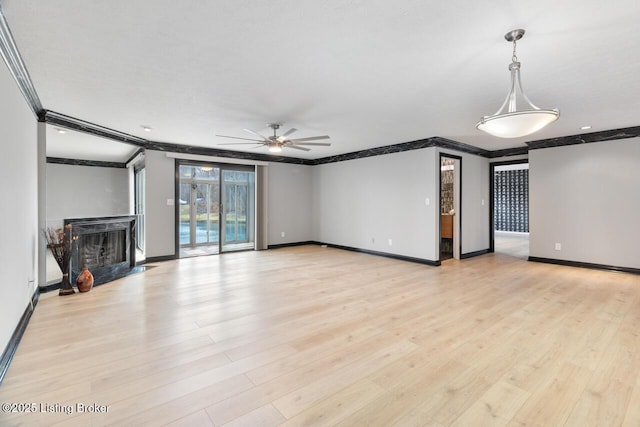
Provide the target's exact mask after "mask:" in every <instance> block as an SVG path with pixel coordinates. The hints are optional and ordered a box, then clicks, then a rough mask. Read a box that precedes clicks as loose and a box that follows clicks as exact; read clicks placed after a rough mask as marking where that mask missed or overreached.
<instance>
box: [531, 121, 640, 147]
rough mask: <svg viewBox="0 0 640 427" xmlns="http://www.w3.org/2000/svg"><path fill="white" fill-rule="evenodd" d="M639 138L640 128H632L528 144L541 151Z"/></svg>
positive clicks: (562, 137) (542, 140) (541, 140)
mask: <svg viewBox="0 0 640 427" xmlns="http://www.w3.org/2000/svg"><path fill="white" fill-rule="evenodd" d="M639 136H640V126H632V127H628V128H620V129H611V130H603V131H598V132H590V133H583V134H579V135H569V136H561V137H559V138H548V139H539V140H536V141H529V142H527V143H526V144H527V145H528V146H529V150H539V149H541V148H552V147H562V146H565V145H578V144H589V143H592V142H603V141H613V140H618V139H628V138H636V137H639Z"/></svg>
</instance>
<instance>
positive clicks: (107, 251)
mask: <svg viewBox="0 0 640 427" xmlns="http://www.w3.org/2000/svg"><path fill="white" fill-rule="evenodd" d="M64 223H65V225H66V224H71V227H72V228H71V232H72V234H73V236H77V237H78V239H77V242H76V248H75V250H74V251H73V254H72V256H71V277H70V279H71V283H75V280H76V278H77V277H78V274H79V273H80V272H81V271H82V268H83V267H86V268H88V269H89V270H90V271H91V273H92V274H93V278H94V284H95V285H100V284H102V283H106V282H110V281H112V280H115V279H118V278H120V277H124V276H126V275H127V274H129V273H130V272H131V270H132V269H133V268H134V267H135V265H136V260H135V248H136V243H135V236H136V233H135V227H136V216H135V215H124V216H113V217H98V218H73V219H65V220H64Z"/></svg>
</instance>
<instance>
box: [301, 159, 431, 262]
mask: <svg viewBox="0 0 640 427" xmlns="http://www.w3.org/2000/svg"><path fill="white" fill-rule="evenodd" d="M437 162H438V159H436V149H435V148H425V149H421V150H414V151H405V152H401V153H393V154H387V155H383V156H375V157H367V158H363V159H357V160H349V161H345V162H338V163H329V164H324V165H318V166H313V193H314V200H313V202H312V206H313V210H314V212H313V214H314V223H313V234H314V236H315V237H314V239H313V240H318V241H321V242H324V243H329V244H335V245H341V246H349V247H355V248H359V249H367V250H372V251H378V252H384V253H391V254H397V255H403V256H409V257H414V258H421V259H426V260H432V261H433V260H437V259H438V256H437V238H436V236H437V235H438V229H437V228H436V227H437V221H438V219H439V217H438V215H437V209H438V203H437V197H438V195H437V179H438V173H439V171H440V169H439V167H438V165H437ZM426 198H429V199H430V205H429V206H426V204H425V199H426ZM389 239H391V240H392V245H391V246H390V245H389V244H388V240H389Z"/></svg>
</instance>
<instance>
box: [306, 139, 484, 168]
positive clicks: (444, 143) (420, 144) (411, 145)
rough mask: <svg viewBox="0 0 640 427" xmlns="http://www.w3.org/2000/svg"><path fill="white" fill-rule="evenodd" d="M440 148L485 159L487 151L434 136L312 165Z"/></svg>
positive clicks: (342, 155) (339, 156)
mask: <svg viewBox="0 0 640 427" xmlns="http://www.w3.org/2000/svg"><path fill="white" fill-rule="evenodd" d="M429 147H441V148H448V149H451V150H455V151H461V152H463V153H469V154H475V155H478V156H483V157H487V156H488V153H489V151H487V150H483V149H482V148H478V147H474V146H472V145H468V144H464V143H462V142H458V141H453V140H451V139H446V138H441V137H439V136H434V137H431V138H425V139H418V140H416V141H409V142H403V143H400V144H392V145H385V146H382V147H375V148H369V149H367V150H360V151H353V152H351V153H345V154H338V155H337V156H329V157H322V158H320V159H316V160H313V163H312V164H313V165H323V164H326V163H336V162H344V161H347V160H356V159H363V158H365V157H373V156H382V155H385V154H391V153H401V152H403V151H410V150H419V149H421V148H429Z"/></svg>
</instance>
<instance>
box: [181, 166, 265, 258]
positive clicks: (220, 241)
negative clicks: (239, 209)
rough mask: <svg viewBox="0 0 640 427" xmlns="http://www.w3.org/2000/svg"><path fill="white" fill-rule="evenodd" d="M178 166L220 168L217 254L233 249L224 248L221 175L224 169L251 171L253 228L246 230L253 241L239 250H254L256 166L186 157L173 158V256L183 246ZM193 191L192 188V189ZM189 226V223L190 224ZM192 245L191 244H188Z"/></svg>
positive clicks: (223, 210) (223, 209)
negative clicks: (248, 246)
mask: <svg viewBox="0 0 640 427" xmlns="http://www.w3.org/2000/svg"><path fill="white" fill-rule="evenodd" d="M180 166H206V167H213V168H218V169H219V170H220V174H219V180H218V207H219V208H218V242H217V246H218V248H217V249H218V254H221V253H223V252H228V251H232V250H233V249H225V248H224V231H223V224H224V221H223V218H222V217H223V215H225V208H224V203H223V199H222V198H223V190H222V187H223V182H222V180H223V176H224V171H242V172H252V173H253V174H254V179H253V195H251V194H249V195H248V197H249V198H251V196H253V204H252V206H251V209H252V211H251V213H252V216H253V220H252V221H251V223H252V227H253V229H252V230H251V231H249V230H247V238H249V236H251V237H252V239H250V242H251V241H252V243H253V247H251V248H246V249H241V250H255V236H256V230H255V227H256V226H257V221H256V219H255V216H256V212H255V210H256V208H255V200H256V198H257V194H256V188H255V180H256V178H255V177H256V175H257V167H256V166H255V165H245V164H228V163H218V162H211V161H205V160H202V161H199V160H187V159H178V158H175V159H174V168H175V184H174V187H175V189H174V207H175V209H174V212H175V218H174V227H175V257H176V258H180V250H181V249H182V248H184V247H183V246H182V245H181V244H180ZM192 191H193V190H192ZM190 215H192V213H191V212H190ZM190 221H191V220H190ZM190 226H191V224H190ZM203 245H205V244H202V245H200V246H203ZM206 245H207V246H214V245H215V243H214V244H213V245H208V244H206ZM197 246H198V244H196V245H195V247H197ZM190 247H193V246H190Z"/></svg>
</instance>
